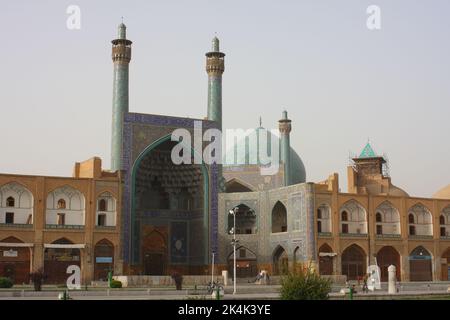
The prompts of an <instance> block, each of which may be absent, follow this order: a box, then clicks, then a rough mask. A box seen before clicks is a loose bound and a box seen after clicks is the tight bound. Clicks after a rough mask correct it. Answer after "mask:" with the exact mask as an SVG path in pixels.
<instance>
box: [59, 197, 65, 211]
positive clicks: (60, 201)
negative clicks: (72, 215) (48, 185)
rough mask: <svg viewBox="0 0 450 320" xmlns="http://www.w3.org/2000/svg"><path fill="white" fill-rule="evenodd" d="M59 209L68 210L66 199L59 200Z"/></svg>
mask: <svg viewBox="0 0 450 320" xmlns="http://www.w3.org/2000/svg"><path fill="white" fill-rule="evenodd" d="M57 208H58V209H65V208H66V201H65V200H64V199H59V200H58V206H57Z"/></svg>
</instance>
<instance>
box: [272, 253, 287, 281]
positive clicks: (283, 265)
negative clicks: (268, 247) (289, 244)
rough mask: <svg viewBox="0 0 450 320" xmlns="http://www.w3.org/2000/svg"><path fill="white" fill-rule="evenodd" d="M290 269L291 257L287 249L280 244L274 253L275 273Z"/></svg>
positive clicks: (284, 272) (285, 271) (278, 273)
mask: <svg viewBox="0 0 450 320" xmlns="http://www.w3.org/2000/svg"><path fill="white" fill-rule="evenodd" d="M288 271H289V258H288V254H287V252H286V250H284V248H283V247H282V246H278V247H277V248H276V249H275V251H274V253H273V274H275V275H281V274H286V273H287V272H288Z"/></svg>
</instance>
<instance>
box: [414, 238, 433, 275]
mask: <svg viewBox="0 0 450 320" xmlns="http://www.w3.org/2000/svg"><path fill="white" fill-rule="evenodd" d="M431 259H432V258H431V254H430V253H429V252H428V250H427V249H425V248H424V247H422V246H419V247H417V248H415V249H414V250H413V251H412V252H411V254H410V255H409V280H410V281H432V280H433V273H432V270H431Z"/></svg>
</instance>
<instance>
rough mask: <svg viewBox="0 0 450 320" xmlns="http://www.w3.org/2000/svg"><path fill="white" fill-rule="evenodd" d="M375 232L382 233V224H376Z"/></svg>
mask: <svg viewBox="0 0 450 320" xmlns="http://www.w3.org/2000/svg"><path fill="white" fill-rule="evenodd" d="M377 234H383V226H381V225H379V224H377Z"/></svg>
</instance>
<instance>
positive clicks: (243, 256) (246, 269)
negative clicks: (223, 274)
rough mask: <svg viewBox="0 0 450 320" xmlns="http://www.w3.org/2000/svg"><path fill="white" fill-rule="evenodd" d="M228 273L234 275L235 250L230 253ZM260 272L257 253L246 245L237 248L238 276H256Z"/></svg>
mask: <svg viewBox="0 0 450 320" xmlns="http://www.w3.org/2000/svg"><path fill="white" fill-rule="evenodd" d="M228 273H229V274H230V275H231V277H233V275H234V255H233V251H231V253H230V254H229V255H228ZM257 274H258V269H257V261H256V255H255V253H254V252H253V251H251V250H249V249H247V248H246V247H239V248H236V278H255V277H256V275H257Z"/></svg>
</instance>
